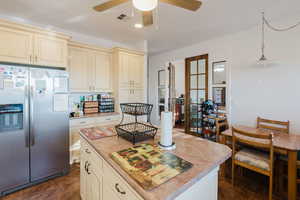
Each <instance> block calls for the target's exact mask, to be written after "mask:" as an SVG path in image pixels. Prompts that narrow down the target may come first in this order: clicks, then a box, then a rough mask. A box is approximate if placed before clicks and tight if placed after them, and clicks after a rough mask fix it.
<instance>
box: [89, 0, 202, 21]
mask: <svg viewBox="0 0 300 200" xmlns="http://www.w3.org/2000/svg"><path fill="white" fill-rule="evenodd" d="M129 1H132V3H133V6H134V7H135V8H136V9H138V10H140V11H141V12H142V16H143V25H144V26H150V25H152V24H153V10H154V9H155V8H156V7H157V5H158V1H160V2H163V3H167V4H170V5H173V6H177V7H180V8H184V9H187V10H190V11H196V10H198V9H199V8H200V6H201V4H202V2H201V1H198V0H109V1H107V2H105V3H103V4H100V5H98V6H95V7H94V9H95V10H96V11H98V12H102V11H105V10H108V9H110V8H113V7H115V6H118V5H120V4H122V3H126V2H129Z"/></svg>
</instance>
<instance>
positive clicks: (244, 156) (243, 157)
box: [232, 127, 274, 200]
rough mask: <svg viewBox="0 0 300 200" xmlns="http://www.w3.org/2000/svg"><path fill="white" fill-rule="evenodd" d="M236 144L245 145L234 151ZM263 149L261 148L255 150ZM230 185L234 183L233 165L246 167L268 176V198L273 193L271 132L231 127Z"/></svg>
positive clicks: (270, 199) (270, 197)
mask: <svg viewBox="0 0 300 200" xmlns="http://www.w3.org/2000/svg"><path fill="white" fill-rule="evenodd" d="M237 144H243V145H247V147H251V148H247V147H243V148H242V149H241V150H239V151H236V148H237ZM255 148H258V149H264V151H261V150H255ZM232 152H233V153H232V185H234V177H235V166H236V165H237V166H240V167H243V168H247V169H249V170H252V171H255V172H258V173H260V174H263V175H266V176H268V177H269V200H272V194H273V162H274V150H273V133H266V134H255V133H248V132H245V131H242V130H238V129H236V128H234V127H232Z"/></svg>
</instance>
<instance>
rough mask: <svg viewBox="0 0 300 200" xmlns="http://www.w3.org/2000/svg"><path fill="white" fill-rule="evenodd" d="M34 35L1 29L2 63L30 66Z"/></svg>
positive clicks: (0, 55) (0, 52)
mask: <svg viewBox="0 0 300 200" xmlns="http://www.w3.org/2000/svg"><path fill="white" fill-rule="evenodd" d="M32 41H33V34H32V33H28V32H23V31H18V30H14V29H8V28H4V27H0V44H1V45H0V61H3V62H14V63H24V64H30V62H31V60H32V59H31V58H33V44H32Z"/></svg>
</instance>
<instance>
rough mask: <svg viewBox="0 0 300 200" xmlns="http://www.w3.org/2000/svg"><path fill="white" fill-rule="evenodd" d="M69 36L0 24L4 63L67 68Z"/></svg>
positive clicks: (1, 51)
mask: <svg viewBox="0 0 300 200" xmlns="http://www.w3.org/2000/svg"><path fill="white" fill-rule="evenodd" d="M68 40H69V37H68V36H65V35H62V34H58V33H54V32H49V31H46V30H42V29H38V28H35V27H32V26H24V25H21V24H16V23H11V22H8V21H4V20H0V44H1V45H0V61H3V62H12V63H20V64H33V65H40V66H50V67H63V68H66V67H67V61H68V57H67V56H68V52H67V41H68Z"/></svg>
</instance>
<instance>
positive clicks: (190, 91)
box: [185, 55, 208, 135]
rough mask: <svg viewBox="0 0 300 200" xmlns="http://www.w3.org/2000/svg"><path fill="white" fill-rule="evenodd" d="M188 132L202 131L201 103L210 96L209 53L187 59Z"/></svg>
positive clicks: (197, 133) (196, 132)
mask: <svg viewBox="0 0 300 200" xmlns="http://www.w3.org/2000/svg"><path fill="white" fill-rule="evenodd" d="M185 79H186V105H187V106H186V113H187V114H186V115H185V116H186V119H185V121H186V122H187V123H186V127H185V128H186V133H189V134H193V135H199V134H201V131H202V126H201V124H202V121H201V120H202V119H201V103H202V102H203V101H205V100H206V99H207V98H208V55H201V56H196V57H192V58H187V59H186V77H185Z"/></svg>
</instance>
